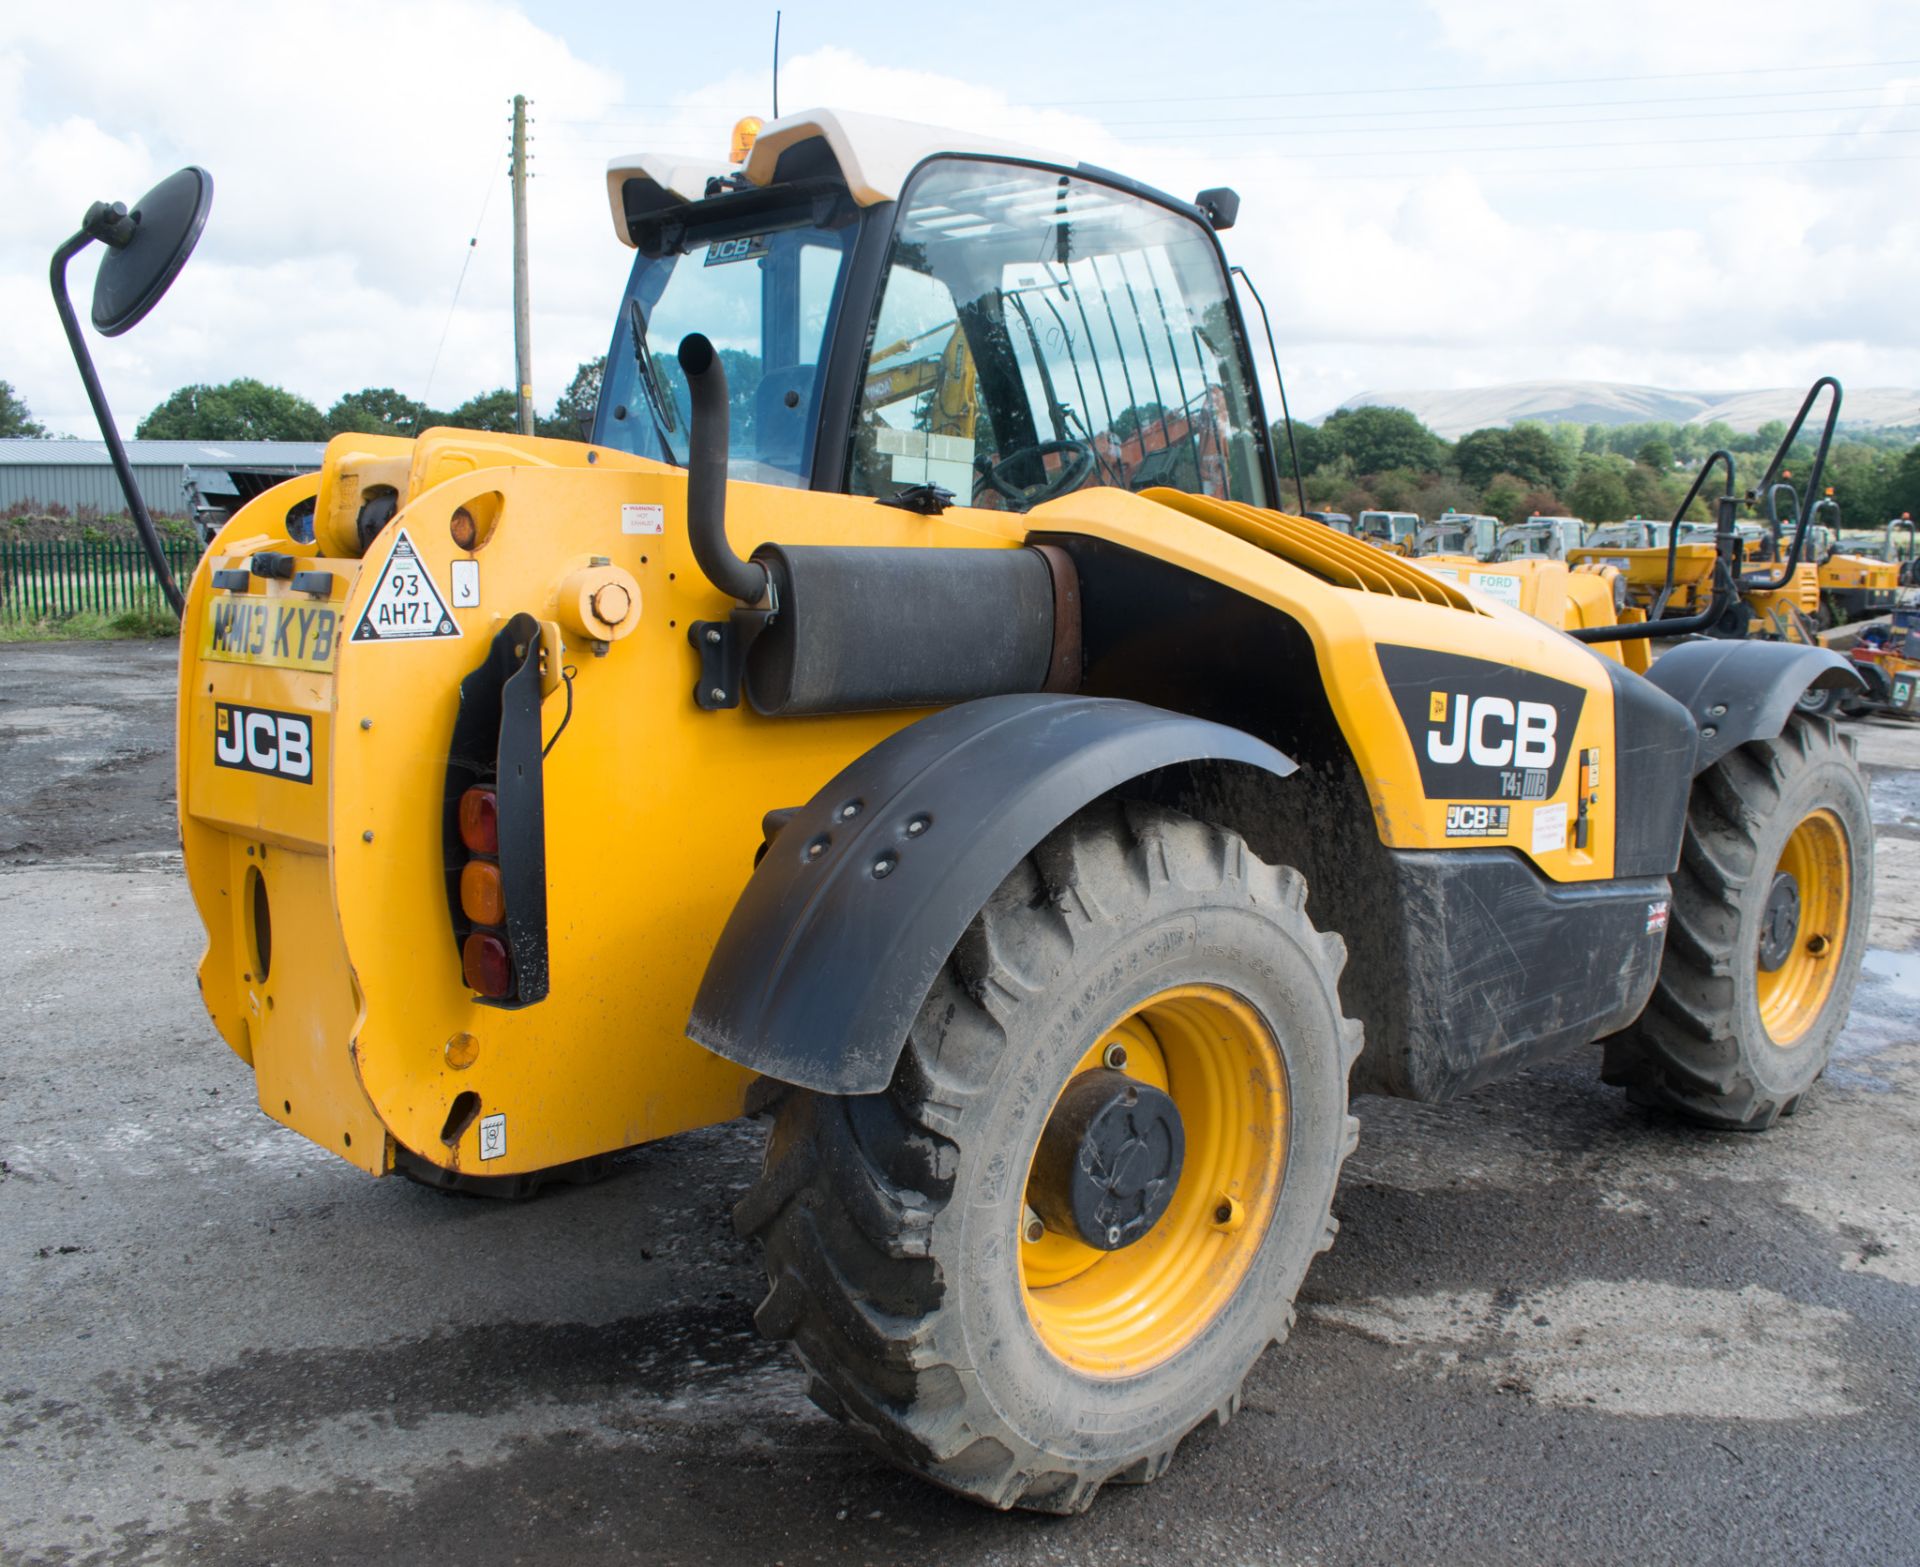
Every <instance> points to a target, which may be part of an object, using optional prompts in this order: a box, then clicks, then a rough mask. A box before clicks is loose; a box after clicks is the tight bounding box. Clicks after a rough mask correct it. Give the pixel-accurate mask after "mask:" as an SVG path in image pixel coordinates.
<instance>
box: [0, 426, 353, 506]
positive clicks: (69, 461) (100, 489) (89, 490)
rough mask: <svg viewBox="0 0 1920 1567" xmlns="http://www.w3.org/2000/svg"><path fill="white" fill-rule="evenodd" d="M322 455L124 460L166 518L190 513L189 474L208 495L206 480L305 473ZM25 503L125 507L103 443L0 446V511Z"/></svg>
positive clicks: (134, 444)
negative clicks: (246, 473)
mask: <svg viewBox="0 0 1920 1567" xmlns="http://www.w3.org/2000/svg"><path fill="white" fill-rule="evenodd" d="M325 452H326V445H325V443H324V442H320V441H129V442H127V460H128V462H129V463H130V464H131V465H132V467H133V477H134V482H135V483H136V484H137V485H139V486H140V494H141V496H142V497H143V498H144V499H145V501H146V503H147V507H148V509H149V510H151V511H155V512H162V513H167V514H169V515H181V514H185V513H187V512H189V511H190V510H191V509H192V503H191V500H190V499H189V496H188V492H187V480H188V475H189V470H192V471H193V472H194V474H195V476H196V478H197V479H198V482H199V484H200V487H201V489H202V490H203V491H204V490H206V489H207V488H208V481H209V479H212V478H214V477H215V476H216V475H224V474H225V473H226V472H229V471H231V470H233V469H236V468H238V469H244V470H251V471H255V472H270V473H271V472H283V473H286V474H295V473H305V472H308V471H309V470H311V469H314V468H318V467H319V466H320V459H321V457H322V456H323V455H324V454H325ZM220 487H221V488H232V486H220ZM240 493H243V494H244V493H246V492H245V491H244V490H242V491H241V492H240ZM22 504H24V505H26V506H29V507H31V508H33V509H34V510H36V511H39V510H45V509H47V508H50V507H53V506H64V507H65V508H66V509H67V510H68V511H70V512H77V511H80V510H81V509H82V508H90V509H92V510H94V511H97V512H99V513H101V514H102V515H105V516H112V515H115V514H117V513H120V512H124V511H125V510H126V509H127V503H126V501H125V499H124V498H123V497H122V496H121V494H120V484H119V481H118V480H117V479H115V477H114V473H113V459H112V458H111V457H110V456H108V455H107V448H106V444H105V443H104V442H101V441H37V440H19V439H13V440H0V512H4V511H9V510H12V509H13V508H14V507H15V506H18V505H22Z"/></svg>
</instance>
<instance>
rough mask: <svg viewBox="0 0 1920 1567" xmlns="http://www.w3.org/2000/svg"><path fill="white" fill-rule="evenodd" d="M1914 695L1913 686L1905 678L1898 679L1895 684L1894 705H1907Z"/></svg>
mask: <svg viewBox="0 0 1920 1567" xmlns="http://www.w3.org/2000/svg"><path fill="white" fill-rule="evenodd" d="M1912 695H1913V687H1912V686H1911V685H1910V684H1908V683H1907V682H1906V681H1904V680H1896V681H1895V682H1894V685H1893V705H1894V706H1895V707H1905V706H1906V705H1907V701H1908V699H1909V698H1910V697H1912Z"/></svg>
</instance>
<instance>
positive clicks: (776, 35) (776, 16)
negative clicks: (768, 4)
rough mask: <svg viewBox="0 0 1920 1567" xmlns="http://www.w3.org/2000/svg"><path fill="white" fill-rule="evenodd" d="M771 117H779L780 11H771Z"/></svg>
mask: <svg viewBox="0 0 1920 1567" xmlns="http://www.w3.org/2000/svg"><path fill="white" fill-rule="evenodd" d="M773 117H774V118H775V119H776V120H777V119H779V118H780V13H779V12H778V11H775V12H774V13H773Z"/></svg>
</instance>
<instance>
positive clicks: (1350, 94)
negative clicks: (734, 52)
mask: <svg viewBox="0 0 1920 1567" xmlns="http://www.w3.org/2000/svg"><path fill="white" fill-rule="evenodd" d="M1906 65H1920V59H1911V60H1861V61H1856V62H1853V63H1851V64H1846V65H1764V66H1752V67H1748V68H1746V69H1743V70H1737V71H1666V72H1661V73H1659V74H1656V75H1643V76H1561V77H1550V78H1543V79H1541V80H1538V81H1531V82H1449V83H1444V84H1438V85H1433V86H1427V87H1325V88H1315V89H1312V90H1309V91H1304V92H1298V91H1297V92H1280V93H1208V94H1205V95H1204V96H1196V97H1191V98H1166V97H1163V98H1161V99H1160V102H1162V103H1264V102H1269V101H1279V100H1282V99H1292V98H1378V97H1393V96H1400V95H1404V94H1408V93H1437V92H1495V91H1499V92H1509V91H1514V90H1517V89H1520V88H1526V87H1597V86H1602V85H1609V86H1610V85H1614V84H1616V83H1620V82H1689V81H1710V80H1718V79H1723V78H1726V77H1736V76H1738V77H1745V76H1781V75H1789V74H1794V73H1805V72H1808V71H1882V70H1892V69H1895V68H1897V67H1899V66H1906ZM1139 101H1140V100H1139V97H1138V96H1137V95H1136V96H1134V97H1128V98H1037V99H1033V100H1031V101H1029V102H1028V103H1026V104H1023V105H1018V107H1023V108H1031V109H1065V108H1080V107H1085V106H1088V105H1093V104H1106V103H1138V102H1139ZM634 107H640V105H635V106H634Z"/></svg>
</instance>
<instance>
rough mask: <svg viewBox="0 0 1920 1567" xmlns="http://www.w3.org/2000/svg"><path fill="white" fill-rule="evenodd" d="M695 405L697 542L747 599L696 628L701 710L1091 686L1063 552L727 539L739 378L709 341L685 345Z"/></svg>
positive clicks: (892, 704) (848, 704)
mask: <svg viewBox="0 0 1920 1567" xmlns="http://www.w3.org/2000/svg"><path fill="white" fill-rule="evenodd" d="M679 357H680V368H681V370H682V371H683V372H684V373H685V375H686V378H687V390H688V392H689V394H690V397H691V401H692V411H693V419H692V428H691V429H690V430H689V432H688V437H687V539H688V542H689V543H690V544H691V545H692V547H693V558H694V560H695V561H697V562H698V563H699V566H700V569H701V571H702V572H704V573H705V574H706V577H707V580H708V581H709V582H711V583H712V584H713V585H714V586H715V587H716V588H718V589H719V590H720V591H721V592H722V593H724V594H726V595H727V596H728V597H729V598H732V599H736V600H738V601H739V607H738V608H736V609H734V610H733V611H732V612H731V613H730V614H729V615H728V617H727V618H726V619H725V620H696V621H694V622H693V623H692V624H691V625H689V626H688V627H687V640H688V642H689V643H691V644H692V646H693V649H694V651H695V652H696V653H698V654H699V655H700V678H699V680H698V681H697V682H696V683H695V685H694V689H693V699H694V701H695V703H696V704H697V705H699V706H700V707H703V708H705V709H707V710H709V711H713V710H717V709H721V708H731V707H738V706H739V705H740V701H741V698H742V697H744V698H745V699H746V701H747V702H748V703H749V705H751V706H752V708H753V710H754V711H755V712H757V713H760V714H762V715H763V716H766V717H776V716H782V717H791V716H799V715H802V714H814V713H862V712H877V711H883V710H885V709H889V708H903V707H944V706H947V705H948V704H950V703H953V702H967V701H972V700H974V699H975V698H978V697H985V696H1000V695H1003V694H1006V693H1009V692H1018V691H1071V690H1075V689H1077V688H1078V686H1079V683H1080V662H1081V650H1080V601H1079V592H1080V587H1079V576H1078V573H1077V572H1076V570H1075V569H1074V565H1073V561H1072V559H1071V557H1070V556H1069V555H1068V554H1067V552H1066V551H1065V550H1064V549H1060V548H1055V547H1045V548H1036V547H1033V546H1029V547H1027V548H1026V549H1014V550H1009V549H953V548H948V549H928V548H923V547H915V546H906V547H899V546H895V547H891V548H888V547H881V546H875V545H851V546H839V545H799V546H796V545H782V544H762V545H761V546H760V547H759V548H758V549H756V550H755V551H754V552H753V559H751V560H742V559H741V558H740V557H739V556H738V555H736V554H734V552H733V546H732V545H731V544H729V543H728V542H727V419H728V406H727V376H726V372H725V371H724V370H723V369H721V367H720V356H719V355H718V354H717V353H716V352H715V351H714V347H713V344H712V343H710V342H709V341H708V340H707V339H706V338H704V337H702V336H701V335H700V334H699V333H697V332H695V333H691V334H689V335H688V336H687V337H684V338H682V339H681V340H680V355H679Z"/></svg>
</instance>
